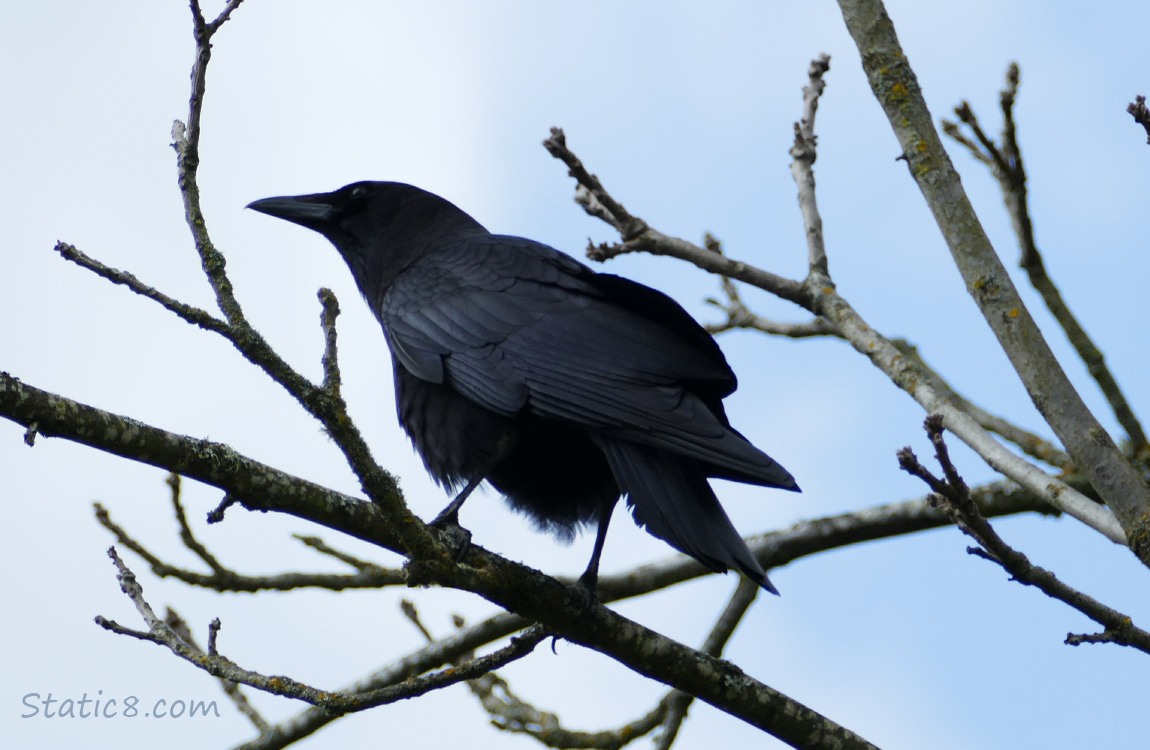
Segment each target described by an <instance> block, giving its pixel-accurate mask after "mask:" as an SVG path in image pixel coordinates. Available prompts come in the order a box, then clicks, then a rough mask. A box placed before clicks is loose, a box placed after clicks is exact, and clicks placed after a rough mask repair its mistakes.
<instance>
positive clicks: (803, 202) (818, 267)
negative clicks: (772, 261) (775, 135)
mask: <svg viewBox="0 0 1150 750" xmlns="http://www.w3.org/2000/svg"><path fill="white" fill-rule="evenodd" d="M830 69H831V56H830V55H827V54H822V55H819V56H818V57H817V58H815V59H814V60H812V61H811V67H810V70H809V71H808V73H807V76H808V78H809V79H810V80H809V82H808V83H807V85H806V86H803V116H802V118H801V119H800V120H799V121H798V122H796V123H795V143H794V145H793V146H791V175H792V176H793V177H794V180H795V184H796V185H798V186H799V210H800V211H801V212H802V215H803V226H804V227H806V230H807V257H808V263H809V265H810V272H811V273H813V274H823V275H825V274H828V273H829V272H830V271H829V270H828V266H827V248H826V245H825V244H824V243H823V220H822V218H821V216H820V215H819V208H818V203H817V202H816V200H815V170H814V166H815V158H816V157H817V155H818V152H817V149H816V144H817V143H818V139H817V136H816V135H815V113H817V112H818V108H819V97H821V96H822V93H823V89H825V88H826V85H827V84H826V80H825V79H824V77H823V76H825V75H826V73H827V72H828V71H829V70H830Z"/></svg>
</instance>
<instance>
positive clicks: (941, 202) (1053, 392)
mask: <svg viewBox="0 0 1150 750" xmlns="http://www.w3.org/2000/svg"><path fill="white" fill-rule="evenodd" d="M839 5H840V7H841V9H842V12H843V19H844V21H845V22H846V25H847V29H848V31H849V32H850V34H851V36H852V37H853V38H854V40H855V43H856V44H857V46H858V48H859V52H860V55H861V57H862V64H863V68H864V70H865V72H866V74H867V78H868V80H869V81H870V84H871V88H872V90H873V91H874V94H875V97H876V98H877V99H878V101H879V104H880V105H881V106H882V108H883V111H884V112H885V113H886V115H887V118H888V120H889V121H890V123H891V127H892V128H893V130H894V132H895V135H896V136H897V137H898V140H899V144H900V146H901V148H902V151H903V154H904V156H905V157H906V159H907V162H908V164H909V166H910V172H911V175H912V176H913V177H914V179H915V181H916V183H917V184H918V186H919V188H920V189H921V190H922V193H923V196H924V197H925V198H926V201H927V205H928V206H929V207H930V209H931V211H932V212H933V213H934V215H935V219H936V221H937V223H938V226H939V228H940V229H941V230H942V234H943V237H944V238H945V240H946V242H947V246H948V247H949V248H950V250H951V255H952V257H953V258H954V261H955V263H956V265H957V266H958V268H959V271H960V272H961V274H962V276H963V278H964V279H965V281H966V285H967V288H968V290H969V291H970V294H971V296H972V297H973V298H974V300H975V302H976V303H977V304H978V306H979V309H980V310H981V311H982V313H983V317H984V318H985V319H986V321H987V324H988V325H989V326H990V328H991V330H992V331H994V334H995V336H996V337H997V338H998V340H999V343H1000V344H1001V346H1002V348H1003V350H1004V351H1005V352H1006V354H1007V356H1008V358H1009V359H1010V361H1011V363H1012V364H1013V365H1014V369H1015V372H1017V373H1018V376H1019V378H1020V379H1021V380H1022V382H1023V384H1024V385H1025V386H1026V390H1027V392H1028V393H1029V394H1030V397H1031V400H1032V401H1033V402H1034V404H1035V406H1036V407H1037V408H1038V411H1039V412H1040V413H1041V414H1042V416H1043V418H1044V419H1045V420H1046V422H1047V424H1049V425H1050V427H1051V429H1053V430H1054V433H1055V435H1057V436H1058V439H1059V440H1060V441H1061V442H1062V444H1063V445H1064V446H1065V447H1066V449H1067V451H1068V452H1069V453H1070V455H1071V457H1072V458H1073V459H1074V462H1075V464H1076V465H1077V466H1080V467H1081V468H1082V470H1083V471H1084V472H1085V473H1086V474H1087V476H1088V477H1089V479H1090V483H1091V485H1093V487H1094V488H1095V490H1097V491H1098V494H1099V495H1101V496H1102V497H1103V498H1105V500H1106V502H1107V504H1108V505H1109V506H1110V507H1111V508H1112V509H1113V511H1114V514H1115V515H1116V516H1117V518H1118V520H1119V522H1120V523H1121V525H1122V529H1123V530H1124V531H1125V536H1126V538H1127V541H1128V543H1129V545H1130V547H1131V549H1132V550H1133V551H1134V553H1135V555H1137V556H1138V558H1139V559H1140V560H1142V562H1143V563H1144V564H1150V487H1148V486H1147V484H1146V483H1145V482H1144V481H1143V480H1142V478H1141V477H1140V476H1139V475H1138V473H1137V472H1136V471H1135V469H1134V467H1132V466H1131V465H1130V463H1129V462H1128V461H1127V460H1126V458H1125V457H1124V456H1123V455H1122V453H1121V451H1119V450H1118V446H1117V445H1115V444H1114V441H1113V440H1112V439H1111V438H1110V436H1109V435H1108V434H1107V433H1106V431H1105V430H1104V429H1103V428H1102V427H1101V425H1099V424H1098V421H1097V420H1096V419H1095V418H1094V415H1093V414H1091V413H1090V410H1089V409H1088V408H1087V407H1086V404H1085V403H1083V401H1082V399H1081V397H1080V396H1079V395H1078V393H1077V391H1075V389H1074V386H1073V385H1072V384H1071V383H1070V381H1069V379H1068V378H1067V377H1066V373H1065V372H1063V370H1062V367H1061V366H1060V365H1059V363H1058V361H1057V360H1056V359H1055V357H1054V354H1053V352H1051V351H1050V347H1049V346H1048V345H1047V343H1046V341H1045V339H1043V337H1042V333H1041V331H1039V329H1038V326H1037V325H1036V324H1035V322H1034V320H1033V318H1031V316H1030V313H1029V312H1028V311H1027V309H1026V306H1025V304H1023V302H1022V299H1021V298H1020V297H1019V295H1018V291H1017V290H1016V289H1015V287H1014V283H1013V282H1012V281H1011V280H1010V276H1009V275H1008V274H1007V273H1006V269H1005V268H1004V267H1003V266H1002V263H1001V261H1000V260H999V258H998V256H997V255H996V254H995V252H994V248H993V247H992V246H991V244H990V240H989V239H988V238H987V236H986V233H985V231H983V228H982V226H981V224H980V223H979V221H978V217H977V216H976V215H975V213H974V209H973V207H972V206H971V205H970V201H969V200H968V198H967V196H966V193H965V192H964V191H963V189H962V184H961V181H960V180H959V177H958V173H957V172H955V170H954V167H953V165H952V164H951V162H950V158H949V157H948V156H947V154H946V151H945V149H944V148H943V146H942V142H941V140H940V138H939V135H938V132H937V131H936V130H935V128H934V122H933V119H932V118H931V115H930V112H929V110H928V109H927V107H926V102H925V101H924V100H923V98H922V92H921V90H920V88H919V86H918V82H917V79H916V77H915V75H914V71H913V70H911V68H910V64H909V63H908V61H907V57H906V54H905V52H904V51H903V50H902V48H901V46H900V45H899V42H898V38H897V36H896V34H895V30H894V25H893V24H892V23H891V21H890V18H889V17H888V16H887V14H886V11H885V9H884V8H883V6H882V3H881V2H880V0H839ZM947 426H948V427H950V428H951V429H952V430H953V429H954V428H955V427H956V425H954V424H952V422H951V418H950V416H949V415H947ZM960 437H962V438H963V440H964V441H966V440H967V438H966V437H965V436H963V435H961V434H960ZM967 442H969V441H967ZM1067 512H1070V511H1069V510H1067Z"/></svg>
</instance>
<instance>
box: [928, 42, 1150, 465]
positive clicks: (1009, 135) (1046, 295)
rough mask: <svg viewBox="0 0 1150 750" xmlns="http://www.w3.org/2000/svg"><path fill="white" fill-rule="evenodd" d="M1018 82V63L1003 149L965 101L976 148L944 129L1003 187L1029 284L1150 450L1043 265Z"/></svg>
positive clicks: (1012, 71)
mask: <svg viewBox="0 0 1150 750" xmlns="http://www.w3.org/2000/svg"><path fill="white" fill-rule="evenodd" d="M1019 81H1020V74H1019V70H1018V64H1017V63H1011V64H1010V68H1009V70H1007V73H1006V88H1004V89H1003V90H1002V91H1001V92H1000V94H999V101H1000V102H1001V106H1002V116H1003V127H1002V145H1001V147H1000V146H999V145H998V144H997V143H995V142H994V140H992V139H991V138H989V137H988V136H987V135H986V133H985V132H984V131H983V129H982V127H981V125H980V124H979V122H978V118H977V117H976V116H975V114H974V110H973V109H971V107H970V105H969V104H968V103H966V102H963V103H962V104H961V105H960V106H959V107H957V108H956V109H955V110H954V112H955V114H956V115H957V116H958V119H959V120H960V121H961V122H962V123H963V124H964V125H966V126H967V127H969V128H970V129H971V132H973V133H974V134H975V137H976V138H977V141H978V143H977V144H975V143H974V142H972V141H971V140H969V139H964V138H958V137H957V135H956V134H958V133H960V132H961V131H960V129H959V126H957V125H955V124H954V123H950V124H949V127H946V126H944V128H943V130H944V131H945V132H946V133H947V134H948V135H950V136H951V137H952V138H955V139H956V140H958V142H959V143H962V144H963V145H964V146H966V147H967V148H968V149H972V150H973V153H974V154H975V155H976V156H977V157H979V159H980V161H982V162H983V163H985V164H987V165H988V166H989V167H990V169H991V172H992V173H993V174H994V176H995V178H996V179H997V180H998V184H999V186H1000V187H1001V189H1002V195H1003V199H1004V201H1005V203H1006V210H1007V212H1008V213H1009V214H1010V219H1011V223H1012V224H1013V225H1014V233H1015V235H1016V236H1017V237H1018V243H1019V245H1020V246H1021V248H1022V256H1021V258H1020V259H1019V262H1018V264H1019V266H1020V267H1021V268H1022V269H1023V270H1025V271H1026V274H1027V276H1028V277H1029V278H1030V283H1031V285H1033V286H1034V288H1035V290H1036V291H1037V292H1038V293H1039V294H1040V295H1041V296H1042V299H1043V301H1044V302H1045V303H1046V306H1047V308H1049V310H1050V312H1051V314H1052V315H1053V316H1054V319H1055V320H1057V321H1058V324H1059V325H1060V326H1062V330H1063V331H1065V332H1066V337H1067V339H1069V340H1070V343H1071V345H1072V346H1073V347H1074V349H1075V351H1077V352H1078V356H1079V357H1081V358H1082V361H1083V363H1085V364H1086V369H1087V371H1088V372H1089V373H1090V375H1091V377H1093V378H1094V380H1095V381H1096V382H1097V383H1098V387H1099V388H1100V389H1101V390H1102V394H1103V395H1104V396H1105V397H1106V400H1107V401H1108V402H1109V403H1110V408H1111V409H1113V410H1114V415H1115V417H1117V419H1118V423H1119V424H1121V425H1122V429H1124V430H1125V431H1126V435H1127V437H1128V438H1129V440H1130V442H1131V444H1132V445H1133V447H1134V451H1135V452H1138V451H1142V450H1148V449H1150V445H1147V442H1146V433H1145V431H1143V429H1142V425H1141V423H1140V422H1139V421H1138V418H1137V417H1136V416H1135V415H1134V411H1133V410H1132V409H1131V408H1130V404H1129V402H1127V400H1126V396H1125V395H1124V394H1123V393H1122V389H1121V388H1120V387H1119V386H1118V381H1117V380H1116V379H1115V378H1114V375H1113V374H1112V373H1111V372H1110V368H1109V367H1107V366H1106V360H1105V358H1104V357H1103V356H1102V352H1101V350H1099V348H1098V347H1097V346H1096V345H1095V344H1094V341H1093V340H1092V339H1091V338H1090V335H1089V334H1087V333H1086V329H1084V328H1083V327H1082V324H1081V323H1079V322H1078V318H1077V317H1075V315H1074V313H1072V312H1071V311H1070V307H1069V306H1068V305H1067V304H1066V301H1065V300H1064V299H1063V298H1062V293H1061V292H1059V291H1058V287H1056V286H1055V285H1054V281H1053V280H1052V279H1051V278H1050V276H1049V274H1048V273H1047V271H1046V264H1045V263H1043V261H1042V254H1041V253H1040V252H1039V251H1038V244H1037V243H1036V242H1035V239H1034V224H1033V221H1032V219H1031V216H1030V206H1029V203H1028V197H1027V188H1026V169H1025V166H1024V164H1023V160H1022V150H1021V149H1020V148H1019V145H1018V132H1017V127H1016V125H1015V122H1014V102H1015V101H1016V99H1017V98H1018V84H1019Z"/></svg>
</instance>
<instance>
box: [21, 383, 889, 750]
mask: <svg viewBox="0 0 1150 750" xmlns="http://www.w3.org/2000/svg"><path fill="white" fill-rule="evenodd" d="M0 414H3V415H4V416H6V417H8V418H10V419H14V420H15V421H17V422H21V423H22V424H28V423H30V422H32V421H39V423H40V429H41V432H43V433H44V434H45V435H49V436H51V435H57V436H63V437H68V438H69V439H72V440H75V441H77V442H81V443H84V444H86V445H94V446H100V447H102V448H103V449H104V450H106V451H107V452H109V453H114V454H116V455H122V456H125V457H127V458H132V459H135V460H139V461H144V462H145V463H151V464H153V465H159V466H165V468H168V469H169V470H170V471H178V472H180V473H181V474H183V475H185V476H189V477H193V478H196V479H199V480H200V481H203V482H206V483H207V484H211V485H213V486H218V487H221V488H225V489H226V490H227V492H228V493H229V494H230V495H232V496H234V497H235V498H236V500H237V501H239V502H241V503H243V504H244V506H245V507H247V508H249V509H253V510H265V511H276V512H283V513H288V514H291V515H294V516H296V517H298V518H303V519H305V520H309V521H312V522H315V523H319V524H321V525H324V526H327V527H328V528H331V529H335V530H338V531H343V532H345V533H347V534H350V535H351V536H354V537H356V538H358V539H362V540H364V541H367V542H369V543H372V544H377V545H379V546H382V547H384V548H386V549H391V550H393V551H397V552H400V553H401V554H406V555H408V556H410V561H409V562H408V564H407V568H406V573H407V583H408V585H415V586H419V585H429V584H438V585H441V586H447V587H450V588H457V589H463V590H466V591H472V592H474V593H477V594H480V595H481V596H483V597H484V598H485V599H487V600H489V601H491V602H493V603H495V604H497V605H499V606H501V607H503V608H504V609H507V610H510V611H512V612H516V613H518V614H520V615H523V616H524V617H527V618H530V619H531V620H534V621H537V622H540V623H542V624H544V625H545V626H546V627H547V628H548V629H549V630H550V631H552V632H554V633H556V634H557V635H560V636H562V637H564V638H567V639H568V640H571V641H573V642H575V643H580V644H582V645H584V646H587V647H589V648H592V649H594V650H596V651H599V652H601V653H603V654H605V655H607V656H609V657H611V658H613V659H615V660H616V661H618V662H620V663H621V664H623V665H624V666H626V667H628V668H630V669H631V670H633V671H635V672H638V673H640V674H644V675H647V676H648V677H651V678H652V679H656V680H658V681H660V682H663V683H665V684H668V685H671V686H674V687H677V688H679V689H681V690H685V691H686V692H689V693H691V694H693V695H695V696H696V697H698V698H700V699H702V700H705V701H706V702H708V703H710V704H712V705H714V706H715V707H716V708H719V709H720V710H722V711H726V712H727V713H729V714H731V715H732V716H736V717H738V718H741V719H743V720H744V721H747V722H748V723H750V724H751V725H753V726H755V727H758V728H759V729H762V730H763V731H766V732H768V733H769V734H772V735H773V736H775V737H778V738H779V739H781V740H783V741H784V742H788V743H791V744H794V743H799V744H800V745H801V744H802V742H804V741H805V740H803V739H802V738H804V737H807V736H809V734H810V733H811V732H812V731H814V732H821V733H822V736H823V737H824V738H826V740H825V741H826V742H828V743H830V742H838V743H842V745H841V746H842V747H871V745H870V744H869V743H867V742H866V741H865V740H863V739H862V738H860V737H858V735H856V734H854V733H853V732H851V731H850V730H848V729H846V728H844V727H841V726H839V725H837V724H835V723H834V722H832V721H830V720H829V719H827V718H826V717H824V716H822V715H820V714H818V713H817V712H815V711H812V710H811V709H810V708H808V707H806V706H803V705H802V704H800V703H798V702H797V701H794V700H793V699H791V698H789V697H787V696H785V695H783V694H782V693H779V692H778V691H776V690H774V689H773V688H771V687H769V686H767V685H764V684H762V683H760V682H758V681H756V680H753V679H751V678H750V677H748V676H747V675H746V674H744V673H743V672H742V671H741V670H739V669H738V667H736V666H735V665H733V664H729V663H726V662H722V661H720V660H717V659H714V658H712V657H708V656H706V655H703V654H699V653H698V652H697V651H695V650H693V649H690V648H688V647H686V646H684V645H682V644H680V643H677V642H675V641H673V640H671V639H669V638H666V637H664V636H662V635H660V634H658V633H656V632H654V631H652V630H650V629H649V628H645V627H643V626H642V625H639V624H638V623H635V622H632V621H630V620H627V619H625V618H623V617H621V616H620V615H618V614H616V613H614V612H611V611H610V610H607V609H606V608H604V607H601V606H597V607H594V608H592V610H591V611H587V610H586V606H585V605H586V602H585V600H584V599H582V598H581V597H580V596H578V594H577V593H575V592H574V591H573V590H572V589H571V587H569V586H567V585H564V584H563V583H561V582H559V581H556V580H555V579H553V578H548V577H547V576H544V575H543V574H541V573H539V572H538V571H535V570H532V569H531V568H528V567H526V566H523V565H518V564H515V563H512V562H510V561H508V560H505V559H503V558H501V557H499V556H497V555H494V554H492V553H490V552H488V551H487V550H485V549H483V548H482V547H480V546H479V545H476V544H472V545H471V546H470V547H469V549H468V550H467V553H466V556H465V558H464V559H463V560H462V561H457V560H455V559H454V556H453V555H452V554H451V553H450V550H449V549H448V548H447V547H446V546H445V545H443V544H442V543H440V542H438V541H436V543H435V545H436V546H435V550H434V551H433V552H432V553H431V554H429V555H428V556H427V557H422V556H419V555H415V554H412V553H411V551H409V550H407V548H406V547H404V541H405V540H406V539H407V538H409V537H408V535H401V533H400V532H399V531H398V530H397V529H396V528H395V522H394V521H393V520H392V519H391V518H390V517H389V516H388V514H387V512H386V511H385V510H384V509H383V508H382V507H381V506H380V505H379V504H377V503H366V502H359V501H356V500H354V499H353V498H348V497H347V496H344V495H341V494H339V493H336V492H332V491H331V490H327V489H324V488H322V487H319V486H317V485H314V484H311V483H310V482H307V481H305V480H302V479H299V478H297V477H292V476H290V475H288V474H285V473H283V472H279V471H276V470H275V469H272V468H271V467H269V466H266V465H264V464H260V463H258V462H256V461H252V460H251V459H248V458H246V457H244V456H241V455H240V454H238V453H236V452H235V451H234V450H232V449H231V448H229V447H227V446H225V445H221V444H219V443H211V442H210V441H206V440H194V439H192V438H185V437H181V436H177V435H173V434H171V433H166V432H164V431H163V430H159V429H157V428H155V427H150V426H148V425H145V424H143V423H140V422H136V421H134V420H127V419H125V418H123V417H117V416H116V415H113V414H109V413H108V412H103V411H101V410H99V409H94V408H92V407H90V406H85V405H82V404H78V403H76V402H74V401H70V400H69V399H65V398H63V397H60V396H54V395H52V394H48V393H45V392H43V391H37V390H36V389H33V388H31V387H30V386H27V385H25V384H23V383H20V382H19V381H18V380H16V379H15V378H12V377H11V376H9V375H8V374H7V373H0ZM421 526H422V524H421ZM424 529H425V530H426V531H425V533H427V534H429V535H431V534H433V533H435V532H433V530H431V529H430V528H429V527H426V526H424ZM432 538H434V539H438V537H432ZM229 679H231V678H230V677H229ZM732 686H734V687H736V688H737V689H732Z"/></svg>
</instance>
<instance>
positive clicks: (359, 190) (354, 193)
mask: <svg viewBox="0 0 1150 750" xmlns="http://www.w3.org/2000/svg"><path fill="white" fill-rule="evenodd" d="M366 195H367V186H366V185H356V186H355V187H353V188H352V189H351V197H352V200H361V199H362V198H364V197H365V196H366Z"/></svg>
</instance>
